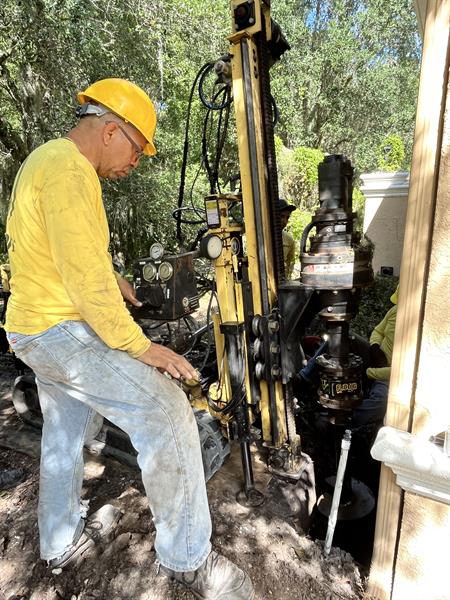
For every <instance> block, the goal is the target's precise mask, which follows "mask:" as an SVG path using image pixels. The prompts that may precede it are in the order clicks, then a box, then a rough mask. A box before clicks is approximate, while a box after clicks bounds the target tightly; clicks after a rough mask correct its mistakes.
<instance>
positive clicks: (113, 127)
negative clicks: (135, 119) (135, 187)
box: [98, 120, 147, 179]
mask: <svg viewBox="0 0 450 600" xmlns="http://www.w3.org/2000/svg"><path fill="white" fill-rule="evenodd" d="M102 133H103V140H104V145H105V151H104V153H103V156H102V160H101V164H100V167H99V172H98V174H99V176H100V177H104V178H105V179H119V178H120V177H126V176H127V175H128V174H129V173H130V171H132V170H133V169H134V168H135V167H137V165H138V164H139V160H140V158H141V156H142V154H143V150H144V147H145V144H146V143H147V141H146V139H145V138H144V136H143V135H142V134H141V133H140V132H139V131H137V129H135V128H134V127H132V126H131V125H128V124H126V123H121V122H119V120H117V121H116V120H106V121H105V122H104V129H103V132H102Z"/></svg>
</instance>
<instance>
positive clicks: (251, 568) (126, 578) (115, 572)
mask: <svg viewBox="0 0 450 600" xmlns="http://www.w3.org/2000/svg"><path fill="white" fill-rule="evenodd" d="M0 373H1V375H0V447H1V453H0V468H5V467H7V468H8V467H19V466H20V467H23V468H24V469H25V470H26V473H27V476H26V479H25V481H23V482H22V483H21V484H20V485H18V486H17V487H16V488H14V489H11V490H5V491H0V559H1V561H0V598H2V599H4V600H61V599H62V600H94V599H96V600H119V599H133V600H181V599H183V598H184V599H190V598H193V596H192V595H191V594H190V592H188V591H186V590H184V588H183V587H181V586H178V585H173V584H171V583H169V582H168V581H167V580H166V579H165V578H164V577H163V576H161V575H159V576H158V575H157V569H156V566H155V552H154V549H153V544H152V542H153V535H154V527H153V523H152V517H151V514H150V511H149V508H148V504H147V501H146V497H145V495H144V491H143V486H142V483H141V479H140V474H139V471H137V470H136V469H133V468H131V467H129V466H126V465H124V464H121V463H119V462H117V461H116V460H113V459H110V458H106V457H104V456H102V455H100V456H97V455H92V454H87V453H86V456H85V464H86V473H85V485H84V488H83V496H84V498H86V499H89V500H90V511H92V510H96V509H97V508H99V507H100V506H101V505H102V504H104V503H107V502H110V503H112V504H114V505H115V506H117V507H119V508H120V509H121V510H122V511H123V512H124V516H123V518H122V520H121V521H120V523H119V525H118V528H117V535H116V537H115V539H114V541H113V542H111V543H109V544H107V545H103V546H98V547H96V548H94V549H92V550H91V551H88V552H87V553H86V554H85V555H84V558H83V561H82V562H81V563H80V564H79V565H78V566H77V567H75V568H68V569H67V570H63V571H62V572H61V573H60V574H53V573H51V572H50V571H49V570H48V568H47V566H46V564H45V563H44V562H43V561H41V560H39V548H38V530H37V522H36V509H37V497H38V473H39V439H40V433H39V432H38V431H37V430H34V429H32V428H30V427H28V426H25V425H24V424H22V423H21V421H20V420H19V418H18V417H17V415H16V414H15V411H14V409H13V405H12V402H11V399H10V397H11V396H10V391H11V385H12V383H13V380H14V377H15V369H14V365H13V360H12V357H11V356H10V355H0ZM255 462H256V463H258V464H257V467H256V468H255V471H256V475H255V477H256V480H257V483H259V485H264V483H265V482H267V473H266V472H265V468H264V466H263V465H262V463H260V462H259V461H255ZM241 480H242V476H241V466H240V459H239V449H237V453H236V449H233V451H232V455H231V458H230V459H229V460H228V462H227V463H226V464H225V465H224V467H222V469H221V471H219V473H217V474H216V475H215V476H214V477H213V478H212V480H211V481H209V483H208V494H209V500H210V508H211V514H212V518H213V532H214V533H213V540H212V541H213V546H214V547H215V548H216V550H218V551H219V552H221V553H223V554H224V555H226V556H227V557H229V558H230V559H231V560H233V561H235V562H236V563H237V564H239V565H240V566H241V567H242V568H244V569H246V570H247V571H248V573H249V574H250V576H251V577H252V580H253V583H254V586H255V592H256V593H255V599H261V600H262V599H264V600H267V599H268V598H273V599H274V600H288V599H291V598H292V599H294V598H295V599H298V600H302V599H304V600H316V599H317V600H330V599H349V600H350V599H357V598H363V596H364V585H363V581H362V577H361V574H360V570H359V568H358V565H357V564H356V563H355V562H354V560H353V558H352V557H351V556H350V554H348V553H346V552H344V551H341V550H340V549H339V548H332V550H331V553H330V556H329V557H327V558H325V557H324V555H323V550H322V547H323V544H322V543H321V542H318V541H314V540H312V539H310V538H309V537H308V536H307V535H305V533H304V532H303V531H302V530H301V529H300V528H299V525H298V523H297V522H296V521H295V520H289V519H282V518H280V517H277V516H276V515H274V514H271V513H270V511H268V509H267V507H262V508H258V509H249V508H245V507H243V506H242V505H240V504H239V503H238V502H237V501H236V493H237V492H238V491H239V489H240V485H241Z"/></svg>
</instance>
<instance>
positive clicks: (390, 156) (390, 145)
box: [377, 133, 405, 171]
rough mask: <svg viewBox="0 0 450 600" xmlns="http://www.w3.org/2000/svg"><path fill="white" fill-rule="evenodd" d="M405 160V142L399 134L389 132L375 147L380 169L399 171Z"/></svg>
mask: <svg viewBox="0 0 450 600" xmlns="http://www.w3.org/2000/svg"><path fill="white" fill-rule="evenodd" d="M404 161H405V144H404V143H403V140H402V138H401V137H400V136H398V135H396V134H395V133H391V135H388V136H387V137H385V138H384V140H383V141H382V142H381V144H380V145H379V146H378V148H377V162H378V168H379V169H380V171H400V170H401V168H402V166H403V163H404Z"/></svg>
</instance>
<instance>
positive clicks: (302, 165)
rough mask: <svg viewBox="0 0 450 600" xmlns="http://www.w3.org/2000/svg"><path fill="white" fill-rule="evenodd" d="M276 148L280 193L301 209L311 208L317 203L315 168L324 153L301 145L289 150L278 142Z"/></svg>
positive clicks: (316, 175)
mask: <svg viewBox="0 0 450 600" xmlns="http://www.w3.org/2000/svg"><path fill="white" fill-rule="evenodd" d="M277 150H278V152H277V160H278V162H277V164H278V170H279V179H280V195H281V196H282V197H285V198H290V199H291V200H293V203H294V204H295V205H296V206H298V207H300V208H301V209H302V210H307V211H311V210H313V209H314V208H315V207H316V206H317V203H318V190H317V182H318V171H317V168H318V166H319V163H321V162H322V161H323V159H324V153H323V152H322V151H321V150H319V149H316V148H306V147H302V146H300V147H297V148H294V149H293V150H290V149H288V148H286V146H284V145H283V144H280V143H279V142H278V144H277Z"/></svg>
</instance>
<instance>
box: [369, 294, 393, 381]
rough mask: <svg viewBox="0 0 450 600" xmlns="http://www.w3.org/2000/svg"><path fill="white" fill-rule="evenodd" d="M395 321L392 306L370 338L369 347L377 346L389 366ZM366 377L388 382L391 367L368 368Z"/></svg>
mask: <svg viewBox="0 0 450 600" xmlns="http://www.w3.org/2000/svg"><path fill="white" fill-rule="evenodd" d="M396 319H397V306H393V307H392V308H391V309H390V310H388V311H387V313H386V314H385V316H384V318H383V320H382V321H380V323H378V325H377V326H376V327H375V329H374V330H373V331H372V335H371V336H370V345H371V346H372V345H373V344H378V345H379V346H380V348H381V350H383V352H384V355H385V356H386V358H387V361H388V363H389V365H391V364H392V351H393V349H394V333H395V321H396ZM367 376H368V377H370V379H379V380H381V381H389V378H390V376H391V367H390V366H388V367H370V368H368V369H367Z"/></svg>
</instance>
